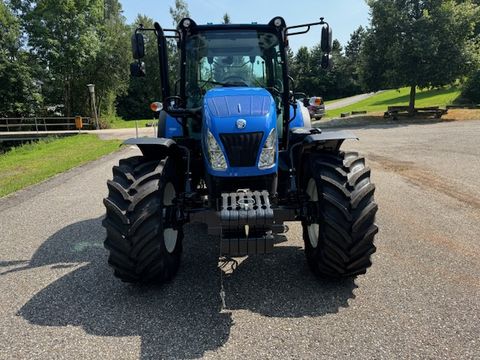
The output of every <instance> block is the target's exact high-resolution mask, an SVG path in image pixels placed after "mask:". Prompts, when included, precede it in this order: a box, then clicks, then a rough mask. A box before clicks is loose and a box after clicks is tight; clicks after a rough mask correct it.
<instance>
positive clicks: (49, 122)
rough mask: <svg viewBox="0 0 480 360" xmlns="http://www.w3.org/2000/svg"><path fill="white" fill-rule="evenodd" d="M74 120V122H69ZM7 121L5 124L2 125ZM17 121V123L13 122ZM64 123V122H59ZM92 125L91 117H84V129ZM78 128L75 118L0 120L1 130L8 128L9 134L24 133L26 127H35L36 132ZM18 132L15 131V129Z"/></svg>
mask: <svg viewBox="0 0 480 360" xmlns="http://www.w3.org/2000/svg"><path fill="white" fill-rule="evenodd" d="M69 120H72V122H67V121H69ZM3 121H5V123H2V122H3ZM12 121H15V122H12ZM18 121H20V122H18ZM59 121H62V122H59ZM88 125H91V124H90V118H89V117H82V127H83V126H88ZM53 126H55V127H58V126H65V127H72V126H73V127H76V124H75V117H51V116H37V117H28V118H27V117H8V118H0V129H1V128H6V129H7V132H10V131H11V132H15V131H22V130H21V128H24V127H35V130H34V131H36V132H41V131H48V128H49V127H53ZM15 128H16V129H17V130H13V129H15Z"/></svg>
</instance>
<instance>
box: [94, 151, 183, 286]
mask: <svg viewBox="0 0 480 360" xmlns="http://www.w3.org/2000/svg"><path fill="white" fill-rule="evenodd" d="M180 178H181V177H179V176H178V174H176V172H175V167H174V164H173V161H172V160H171V159H169V158H166V159H163V160H147V159H145V158H143V157H132V158H128V159H124V160H120V164H119V166H115V167H114V168H113V180H109V181H108V183H107V185H108V190H109V192H108V197H107V198H106V199H104V204H105V207H106V210H107V212H106V216H105V219H104V221H103V225H104V227H105V228H106V230H107V238H106V240H105V247H106V248H107V250H109V252H110V255H109V259H108V262H109V264H110V265H111V266H112V267H113V269H114V274H115V276H116V277H118V278H120V279H121V280H123V281H125V282H133V283H151V282H160V283H161V282H165V281H168V280H170V279H171V278H172V277H173V276H174V275H175V274H176V272H177V270H178V268H179V265H180V258H181V252H182V239H183V231H182V228H181V226H179V225H178V224H177V223H176V221H175V219H176V216H175V215H176V211H175V207H174V204H173V199H174V198H175V197H176V196H177V195H176V194H177V193H178V192H179V191H180V188H179V185H178V183H179V179H180Z"/></svg>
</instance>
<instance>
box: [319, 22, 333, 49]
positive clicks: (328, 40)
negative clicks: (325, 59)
mask: <svg viewBox="0 0 480 360" xmlns="http://www.w3.org/2000/svg"><path fill="white" fill-rule="evenodd" d="M320 47H321V48H322V51H323V52H324V53H326V54H328V53H330V52H331V51H332V48H333V33H332V28H331V27H330V26H329V25H325V26H324V27H322V39H321V42H320Z"/></svg>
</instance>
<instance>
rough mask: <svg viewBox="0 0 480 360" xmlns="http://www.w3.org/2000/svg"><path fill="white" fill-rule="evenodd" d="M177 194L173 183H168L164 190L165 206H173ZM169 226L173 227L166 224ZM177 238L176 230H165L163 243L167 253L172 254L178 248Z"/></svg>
mask: <svg viewBox="0 0 480 360" xmlns="http://www.w3.org/2000/svg"><path fill="white" fill-rule="evenodd" d="M175 196H176V193H175V187H174V186H173V184H172V183H167V184H166V185H165V188H164V190H163V206H164V207H165V206H172V205H173V199H175ZM164 225H167V226H171V224H165V223H164ZM177 237H178V231H177V230H174V229H172V228H170V227H168V228H165V229H164V230H163V241H164V243H165V248H166V249H167V251H168V252H169V253H170V254H171V253H173V251H174V250H175V247H176V246H177Z"/></svg>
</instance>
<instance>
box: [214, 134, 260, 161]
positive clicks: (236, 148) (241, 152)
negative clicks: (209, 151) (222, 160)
mask: <svg viewBox="0 0 480 360" xmlns="http://www.w3.org/2000/svg"><path fill="white" fill-rule="evenodd" d="M262 138H263V132H252V133H242V134H220V139H221V140H222V143H223V146H224V147H225V151H226V152H227V157H228V162H229V163H230V166H232V167H252V166H255V165H256V162H257V157H258V150H259V147H260V143H261V142H262Z"/></svg>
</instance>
